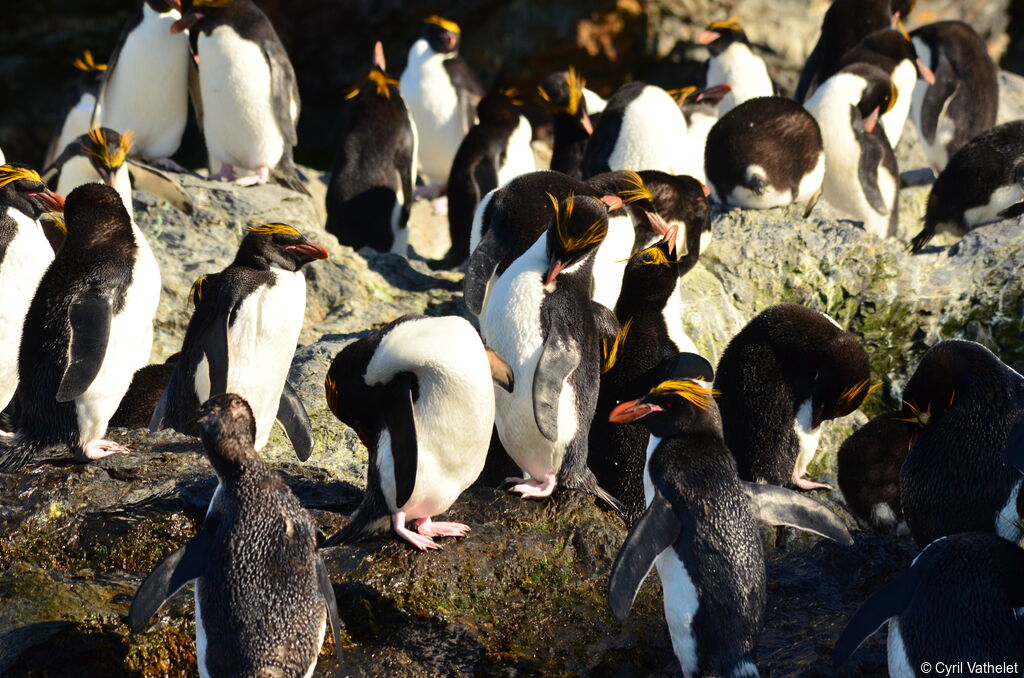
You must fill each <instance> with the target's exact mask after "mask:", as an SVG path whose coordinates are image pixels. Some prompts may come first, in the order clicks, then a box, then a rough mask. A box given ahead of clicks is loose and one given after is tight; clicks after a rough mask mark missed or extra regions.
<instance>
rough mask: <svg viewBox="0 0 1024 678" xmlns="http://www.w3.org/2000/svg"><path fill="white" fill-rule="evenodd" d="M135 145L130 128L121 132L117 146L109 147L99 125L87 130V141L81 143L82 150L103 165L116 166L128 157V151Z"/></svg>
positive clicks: (133, 135)
mask: <svg viewBox="0 0 1024 678" xmlns="http://www.w3.org/2000/svg"><path fill="white" fill-rule="evenodd" d="M134 145H135V133H134V132H132V131H131V130H125V131H124V132H121V134H120V136H119V138H118V140H117V147H116V148H114V149H113V150H111V149H110V146H109V144H108V143H107V137H106V135H105V133H104V132H103V129H102V128H100V127H93V128H92V129H91V130H89V134H88V141H87V142H84V143H83V144H82V150H83V151H84V152H85V153H86V154H87V155H91V156H92V157H94V158H96V159H97V160H99V161H100V164H101V165H103V166H104V167H110V168H115V169H116V168H118V167H120V166H121V165H123V164H124V161H125V160H127V159H128V153H129V151H131V150H132V146H134Z"/></svg>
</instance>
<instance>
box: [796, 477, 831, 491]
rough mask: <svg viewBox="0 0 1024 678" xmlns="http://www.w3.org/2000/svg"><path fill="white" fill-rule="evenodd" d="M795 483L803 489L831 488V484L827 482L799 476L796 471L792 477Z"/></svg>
mask: <svg viewBox="0 0 1024 678" xmlns="http://www.w3.org/2000/svg"><path fill="white" fill-rule="evenodd" d="M792 481H793V484H794V485H796V486H797V487H799V488H800V489H801V490H831V489H832V486H831V485H826V484H825V483H816V482H814V481H813V480H808V479H807V478H802V477H797V475H796V474H795V473H794V474H793V477H792Z"/></svg>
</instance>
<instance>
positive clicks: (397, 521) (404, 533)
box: [391, 511, 441, 551]
mask: <svg viewBox="0 0 1024 678" xmlns="http://www.w3.org/2000/svg"><path fill="white" fill-rule="evenodd" d="M391 529H393V530H394V531H395V534H397V535H398V536H399V538H401V539H404V540H405V541H407V542H409V543H410V544H412V545H413V546H415V547H416V548H418V549H419V550H420V551H429V550H431V549H438V550H440V548H441V547H440V546H439V545H438V544H436V543H435V542H434V540H433V539H431V538H430V537H428V536H425V535H422V534H417V533H416V532H413V531H412V530H410V529H409V528H407V527H406V526H405V511H399V512H398V513H393V514H392V515H391Z"/></svg>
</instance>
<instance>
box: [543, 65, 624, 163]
mask: <svg viewBox="0 0 1024 678" xmlns="http://www.w3.org/2000/svg"><path fill="white" fill-rule="evenodd" d="M587 92H590V90H588V89H587V81H586V80H585V79H584V78H583V76H582V75H580V74H579V72H578V71H577V70H576V69H575V68H573V67H572V66H570V67H569V70H567V71H558V72H557V73H552V74H551V75H549V76H548V77H546V78H544V82H542V83H541V84H540V86H539V87H538V88H537V93H538V94H539V95H540V98H541V100H542V101H543V102H544V108H546V109H547V111H548V113H550V114H551V116H552V118H553V124H554V142H553V144H552V149H551V169H552V170H554V171H555V172H561V173H563V174H568V175H569V176H570V177H572V178H573V179H582V178H583V170H582V167H581V165H582V164H583V154H584V153H585V152H586V149H587V143H588V142H589V141H590V135H592V134H593V133H594V125H593V121H592V120H591V117H590V110H589V106H590V105H589V103H588V102H589V101H590V100H589V99H588V97H587ZM594 96H595V97H596V96H597V95H594ZM605 105H607V103H605ZM602 110H603V107H602Z"/></svg>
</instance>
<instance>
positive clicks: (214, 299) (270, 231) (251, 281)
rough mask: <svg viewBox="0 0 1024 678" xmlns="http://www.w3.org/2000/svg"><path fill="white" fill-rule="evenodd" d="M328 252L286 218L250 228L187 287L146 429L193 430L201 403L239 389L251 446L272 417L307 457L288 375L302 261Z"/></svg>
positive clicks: (300, 303) (298, 317)
mask: <svg viewBox="0 0 1024 678" xmlns="http://www.w3.org/2000/svg"><path fill="white" fill-rule="evenodd" d="M327 257H328V253H327V250H326V249H324V248H323V247H322V246H321V245H317V244H315V243H312V242H310V241H309V240H307V239H306V238H305V236H303V235H302V234H301V233H299V232H298V231H297V230H295V228H293V227H292V226H289V225H287V224H261V225H259V226H254V227H251V228H250V229H249V232H248V233H247V234H246V236H245V237H244V238H243V239H242V242H241V244H240V245H239V246H238V253H237V254H236V255H235V260H234V261H233V262H231V265H230V266H228V267H227V268H225V269H224V270H223V271H221V272H220V273H217V274H214V275H211V276H208V277H206V278H205V279H204V278H200V279H199V281H197V283H196V285H195V286H194V288H193V298H194V300H195V304H196V308H195V312H194V313H193V314H192V317H191V318H190V319H189V323H188V329H186V330H185V339H184V341H183V342H182V346H181V357H180V358H179V359H178V362H177V364H176V365H175V369H174V373H173V374H172V376H171V382H170V384H168V386H167V390H166V391H165V393H164V395H163V397H162V398H161V400H160V403H159V404H158V405H157V409H156V410H155V411H154V412H153V418H152V420H151V421H150V430H153V431H157V430H159V429H161V428H172V429H174V430H176V431H181V432H182V433H187V434H193V432H194V426H195V424H194V417H195V412H196V408H197V407H198V406H199V404H200V403H202V402H204V401H205V400H206V399H208V398H209V397H210V396H212V395H219V394H221V393H238V394H239V395H241V396H242V397H244V398H245V399H246V400H247V401H248V402H249V405H250V406H251V407H252V411H253V416H255V417H256V443H255V444H256V449H257V450H261V449H263V447H264V446H265V445H266V444H267V440H268V438H269V437H270V430H271V428H272V427H273V425H274V420H275V419H276V420H277V421H279V422H281V425H282V427H283V428H284V430H285V433H286V434H287V435H288V438H289V440H291V442H292V446H293V447H294V448H295V452H296V455H297V456H298V457H299V459H300V460H301V461H305V460H306V459H308V458H309V455H310V452H311V451H312V446H313V438H312V432H311V429H310V423H309V418H308V416H307V415H306V410H305V407H304V406H303V404H302V401H301V400H299V397H298V395H296V393H295V391H294V390H293V389H292V387H291V385H289V384H288V382H287V377H288V369H289V368H290V367H291V364H292V357H293V356H294V355H295V347H296V345H297V344H298V342H299V333H300V332H301V331H302V321H303V318H304V315H305V310H306V276H305V275H304V274H303V272H302V267H303V266H305V265H306V264H308V263H309V262H311V261H316V260H319V259H326V258H327Z"/></svg>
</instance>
